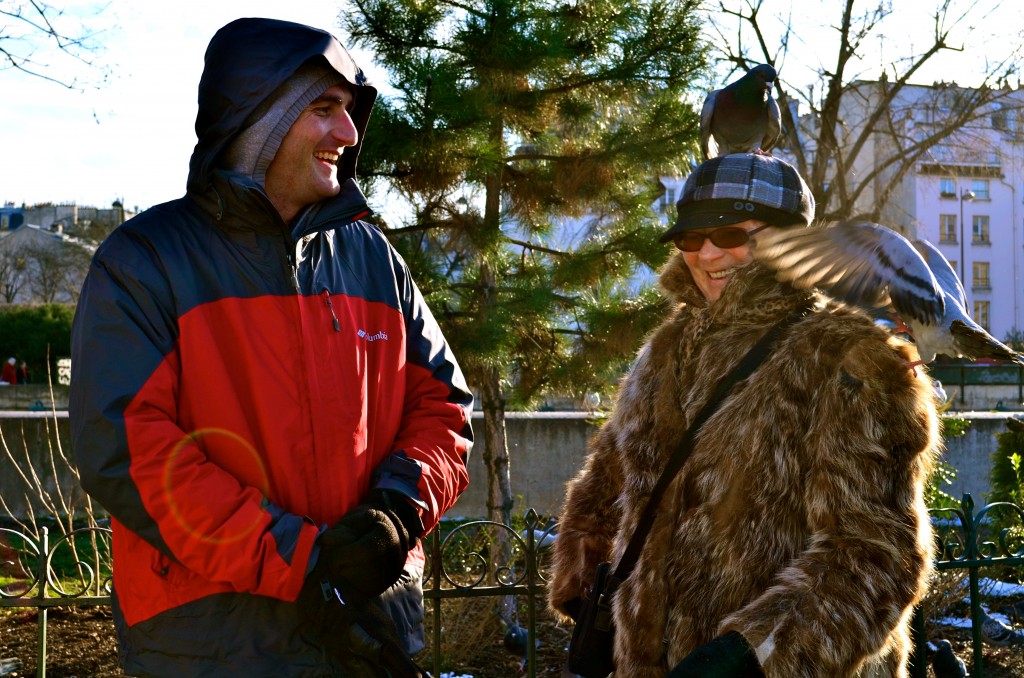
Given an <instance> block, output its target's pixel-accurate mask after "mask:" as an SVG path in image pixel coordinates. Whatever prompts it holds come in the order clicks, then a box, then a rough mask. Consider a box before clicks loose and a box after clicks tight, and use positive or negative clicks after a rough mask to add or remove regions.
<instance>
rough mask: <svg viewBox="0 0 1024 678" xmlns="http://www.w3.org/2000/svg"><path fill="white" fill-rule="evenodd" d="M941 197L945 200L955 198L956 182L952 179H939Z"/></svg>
mask: <svg viewBox="0 0 1024 678" xmlns="http://www.w3.org/2000/svg"><path fill="white" fill-rule="evenodd" d="M939 196H941V197H943V198H955V197H956V182H955V181H953V180H952V179H939Z"/></svg>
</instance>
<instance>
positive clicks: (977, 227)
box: [971, 214, 991, 245]
mask: <svg viewBox="0 0 1024 678" xmlns="http://www.w3.org/2000/svg"><path fill="white" fill-rule="evenodd" d="M971 221H972V224H973V228H972V231H971V232H972V234H973V236H972V238H971V242H972V243H974V244H976V245H988V244H991V243H990V241H989V239H988V215H985V214H975V215H974V217H973V218H972V219H971Z"/></svg>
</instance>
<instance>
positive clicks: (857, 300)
mask: <svg viewBox="0 0 1024 678" xmlns="http://www.w3.org/2000/svg"><path fill="white" fill-rule="evenodd" d="M754 256H755V257H757V258H758V259H760V260H761V261H764V262H765V263H766V264H767V265H768V266H769V267H770V268H772V269H774V270H775V271H776V273H777V275H778V276H779V277H780V278H781V279H783V280H788V281H790V282H792V283H793V284H795V285H796V286H798V287H819V288H822V289H825V290H827V291H828V292H829V294H831V295H832V296H834V297H836V298H839V299H842V300H844V301H846V302H848V303H852V304H857V305H874V306H879V305H884V304H885V303H886V302H887V301H890V300H891V302H892V305H893V307H894V308H895V310H896V312H897V313H899V314H900V315H901V316H905V317H909V318H913V319H915V320H918V321H921V322H926V323H927V322H936V321H937V320H938V319H939V318H941V317H942V314H943V312H944V308H945V302H944V300H943V295H942V289H941V288H940V287H939V284H938V282H937V281H936V280H935V276H934V275H933V274H932V272H931V269H929V268H928V265H927V264H926V263H925V260H924V258H923V257H922V256H921V255H920V254H919V253H918V251H917V250H916V249H914V246H913V245H911V244H910V241H909V240H907V239H906V238H904V237H903V236H901V235H900V234H898V233H896V232H895V231H891V230H889V229H888V228H885V227H884V226H880V225H878V224H872V223H870V222H866V221H845V222H841V223H838V224H835V225H834V226H830V227H827V228H794V229H776V230H774V231H773V232H765V233H763V234H761V235H760V236H758V238H757V244H756V246H755V248H754Z"/></svg>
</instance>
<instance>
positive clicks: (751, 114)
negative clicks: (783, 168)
mask: <svg viewBox="0 0 1024 678" xmlns="http://www.w3.org/2000/svg"><path fill="white" fill-rule="evenodd" d="M775 78H776V73H775V69H774V68H772V67H771V66H769V65H768V64H761V65H760V66H754V67H753V68H751V69H750V70H749V71H747V74H746V75H744V76H743V77H742V78H740V79H739V80H737V81H735V82H731V83H729V84H728V85H726V86H725V87H723V88H722V89H716V90H713V91H712V92H711V93H710V94H708V96H707V99H705V100H704V108H702V109H701V112H700V147H701V151H703V153H704V159H705V160H707V159H709V158H714V157H717V156H719V155H728V154H730V153H750V152H757V151H758V150H760V151H764V152H766V153H767V152H768V151H769V150H771V149H772V147H773V146H775V144H776V143H777V142H778V140H779V135H780V134H781V133H782V114H781V112H780V111H779V104H778V102H776V101H775V99H774V98H773V97H772V85H773V84H774V83H775Z"/></svg>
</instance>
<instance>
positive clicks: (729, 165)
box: [660, 153, 814, 242]
mask: <svg viewBox="0 0 1024 678" xmlns="http://www.w3.org/2000/svg"><path fill="white" fill-rule="evenodd" d="M676 214H677V216H676V222H675V224H673V225H672V227H671V228H670V229H669V230H668V231H667V232H666V233H665V234H664V235H662V236H661V238H660V241H661V242H668V241H670V240H672V239H673V238H674V237H675V236H676V234H678V233H681V232H683V231H692V230H695V229H698V228H715V227H717V226H729V225H731V224H738V223H740V222H741V221H746V220H747V219H760V220H761V221H764V222H765V223H767V224H770V225H772V226H797V225H799V226H807V225H808V224H810V223H811V219H813V218H814V197H813V196H811V189H810V188H808V187H807V184H806V183H805V182H804V180H803V179H802V178H801V177H800V174H799V173H798V172H797V171H796V168H795V167H793V166H792V165H790V164H789V163H787V162H785V161H782V160H779V159H778V158H773V157H771V156H770V155H759V154H755V153H733V154H731V155H722V156H718V157H717V158H711V159H710V160H707V161H705V162H703V163H701V164H700V165H699V166H698V167H697V169H695V170H694V171H693V173H692V174H690V176H689V177H688V178H687V179H686V183H685V184H684V185H683V193H682V196H681V197H680V198H679V201H678V202H677V203H676Z"/></svg>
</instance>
